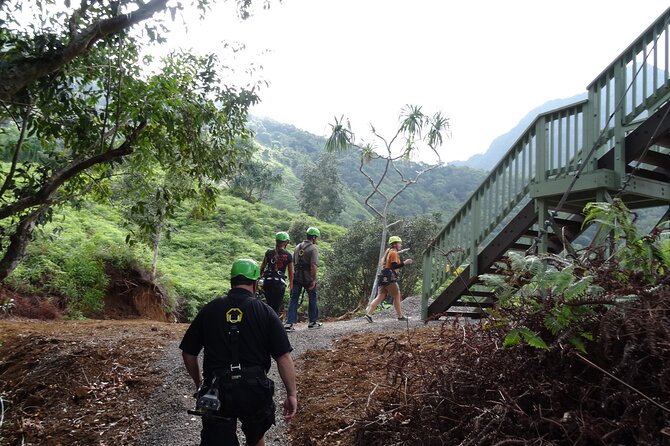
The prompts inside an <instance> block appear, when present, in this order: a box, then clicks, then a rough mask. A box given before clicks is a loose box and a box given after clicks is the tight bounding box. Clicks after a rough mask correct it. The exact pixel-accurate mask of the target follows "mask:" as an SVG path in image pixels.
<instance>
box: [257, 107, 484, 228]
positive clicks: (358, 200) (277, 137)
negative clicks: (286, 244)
mask: <svg viewBox="0 0 670 446" xmlns="http://www.w3.org/2000/svg"><path fill="white" fill-rule="evenodd" d="M250 127H251V128H252V129H254V132H255V134H256V142H258V143H259V144H261V145H262V146H263V149H262V158H263V159H264V160H266V161H269V162H271V163H273V164H274V165H276V166H277V168H281V169H282V170H283V172H284V174H285V175H284V178H285V180H284V184H283V185H282V186H280V187H278V188H277V189H276V190H275V191H274V192H273V193H272V194H271V195H270V197H269V198H268V199H266V200H265V201H266V202H267V203H268V204H271V205H273V206H275V207H278V208H281V209H287V210H298V209H299V207H298V203H297V200H296V198H295V197H296V195H297V193H298V191H299V190H300V186H301V185H302V180H301V178H302V175H303V172H304V170H305V169H309V168H312V167H313V166H314V163H315V162H316V161H317V159H318V157H319V154H320V153H321V152H322V151H323V147H324V144H325V138H323V137H320V136H316V135H313V134H311V133H308V132H305V131H303V130H300V129H298V128H296V127H294V126H292V125H288V124H282V123H279V122H277V121H273V120H271V119H259V118H251V120H250ZM338 162H339V174H340V179H341V181H342V183H343V184H344V196H343V198H344V201H345V204H346V206H345V210H344V211H343V212H342V214H341V215H340V216H339V217H338V219H337V223H339V224H342V225H347V226H348V225H350V224H352V223H353V222H355V221H359V220H366V219H368V218H370V213H369V212H368V211H367V209H366V208H365V206H363V204H362V203H363V200H364V198H365V196H366V195H367V194H368V193H369V192H370V186H369V184H368V181H367V179H366V178H365V177H364V176H363V175H362V174H361V173H360V172H359V170H358V165H359V161H358V158H357V154H355V153H353V152H352V153H343V154H339V155H338ZM382 168H383V166H382V163H381V162H373V163H371V164H369V165H367V166H366V171H369V172H372V173H373V177H374V176H375V175H379V174H380V172H381V169H382ZM421 168H422V165H421V164H419V163H414V162H411V161H404V162H401V163H400V169H401V170H403V171H404V172H405V173H409V174H411V173H412V172H414V171H416V170H420V169H421ZM485 176H486V172H484V171H483V170H478V169H472V168H469V167H462V166H452V165H448V166H442V167H439V168H437V169H435V170H433V171H431V172H428V173H427V174H426V175H424V176H423V177H421V178H420V180H419V181H418V182H417V183H416V184H413V185H412V186H411V187H410V188H408V189H407V190H406V191H405V192H403V194H402V195H401V196H399V197H398V199H397V200H396V201H395V202H394V204H393V206H392V209H391V210H392V212H393V213H394V214H396V215H400V216H416V215H421V214H432V213H437V214H441V217H442V219H443V220H445V219H447V218H448V217H450V216H451V215H452V214H453V213H454V212H455V211H456V210H457V209H458V208H459V206H460V205H461V203H462V202H463V201H465V199H466V198H467V197H468V196H469V195H470V193H472V191H473V190H474V189H475V188H476V187H477V186H479V184H480V183H481V182H482V180H483V179H484V178H485ZM389 179H390V180H392V181H396V180H395V176H394V175H391V176H389ZM399 184H400V183H399V182H397V181H396V182H395V183H393V182H390V183H386V186H385V187H384V188H383V189H384V190H385V191H386V192H389V191H390V190H396V189H397V188H398V186H399Z"/></svg>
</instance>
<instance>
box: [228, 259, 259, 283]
mask: <svg viewBox="0 0 670 446" xmlns="http://www.w3.org/2000/svg"><path fill="white" fill-rule="evenodd" d="M237 276H244V277H246V278H247V279H250V280H258V279H259V278H260V277H261V269H260V268H259V267H258V263H256V262H255V261H254V260H251V259H237V260H235V261H234V262H233V266H232V267H231V268H230V278H231V279H232V278H233V277H237Z"/></svg>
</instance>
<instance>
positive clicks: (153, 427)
mask: <svg viewBox="0 0 670 446" xmlns="http://www.w3.org/2000/svg"><path fill="white" fill-rule="evenodd" d="M420 300H421V299H420V297H409V298H407V299H405V300H404V301H403V303H402V308H403V312H404V313H405V314H406V315H407V316H410V318H411V319H410V321H409V323H406V322H401V321H398V320H397V319H396V316H395V312H394V311H393V309H392V308H389V309H386V310H383V311H381V312H378V313H377V314H376V315H375V322H374V323H372V324H370V323H368V322H367V321H366V320H365V319H364V318H355V319H351V320H347V321H338V322H326V323H324V324H323V326H322V327H321V328H320V329H318V330H309V329H308V328H307V324H306V323H304V324H297V325H296V331H294V332H290V333H289V334H288V335H289V339H290V340H291V345H292V346H293V358H294V359H295V360H296V363H297V365H298V367H301V366H302V367H319V364H301V360H300V356H301V355H302V354H303V353H304V352H305V351H307V350H310V349H311V350H313V349H326V348H329V347H330V346H331V345H332V342H333V340H334V339H337V338H340V337H343V336H346V335H351V334H355V333H361V334H364V333H368V332H381V331H396V330H401V329H406V328H407V327H408V326H409V327H411V328H415V327H418V326H421V325H423V322H421V320H420ZM184 329H185V328H184ZM178 345H179V342H174V343H172V344H171V345H170V344H168V346H166V349H165V354H164V355H163V357H162V358H161V359H160V362H159V364H158V368H159V369H160V370H161V374H163V376H164V380H163V385H162V386H161V387H159V388H158V389H157V390H156V391H155V392H154V394H153V395H152V396H151V397H150V398H149V401H148V402H147V405H146V409H145V412H144V413H143V417H144V423H145V425H146V428H145V430H144V432H143V434H142V436H141V437H140V439H139V440H138V442H137V443H136V444H137V446H158V445H160V446H165V445H170V446H193V445H198V444H199V442H200V426H201V423H200V419H199V418H198V417H195V416H192V415H189V414H187V413H186V410H187V409H189V408H191V407H192V405H193V397H192V394H193V391H194V389H193V382H192V381H191V378H190V377H189V376H188V374H187V373H186V370H185V369H184V366H183V364H182V359H181V350H179V348H178ZM270 378H272V379H273V380H274V381H275V384H276V393H275V402H276V403H277V424H276V425H275V426H273V427H272V428H271V429H270V430H269V431H268V432H267V434H266V444H267V445H268V446H288V445H289V442H288V438H287V435H286V428H287V426H286V423H285V422H284V419H283V417H282V414H281V411H282V408H281V403H282V402H283V401H284V398H285V397H286V393H285V390H284V386H283V384H282V382H281V378H280V377H279V374H278V373H277V368H276V365H275V364H274V362H273V364H272V368H271V369H270ZM300 398H301V395H300V388H298V406H300ZM298 410H299V409H298ZM298 416H299V414H298ZM238 436H239V438H240V443H241V444H244V443H243V435H242V434H241V432H239V435H238Z"/></svg>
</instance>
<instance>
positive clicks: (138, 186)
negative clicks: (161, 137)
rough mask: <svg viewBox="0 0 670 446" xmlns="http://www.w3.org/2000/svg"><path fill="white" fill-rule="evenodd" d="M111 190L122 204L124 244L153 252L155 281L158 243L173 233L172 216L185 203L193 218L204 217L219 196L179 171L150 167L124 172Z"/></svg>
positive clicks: (152, 278) (216, 189)
mask: <svg viewBox="0 0 670 446" xmlns="http://www.w3.org/2000/svg"><path fill="white" fill-rule="evenodd" d="M113 189H115V190H113V192H112V197H113V200H114V201H115V202H119V203H120V204H121V206H122V209H123V215H124V217H125V219H126V222H127V227H128V229H129V234H128V236H127V237H126V242H127V243H130V244H134V243H138V242H139V243H144V244H147V245H149V246H150V247H151V249H152V251H153V256H152V261H151V272H150V279H151V281H154V280H155V279H156V271H157V265H158V257H159V248H160V244H161V241H162V239H163V237H166V238H168V239H169V238H170V234H171V233H172V232H173V229H174V228H173V226H172V224H171V220H172V219H173V218H174V217H175V213H176V212H177V211H178V210H179V209H180V207H181V206H182V205H184V204H188V205H190V206H191V215H192V216H193V217H195V218H200V217H204V216H205V215H208V214H210V213H211V212H212V211H213V210H214V209H215V207H216V197H217V196H218V193H219V189H218V187H216V185H214V184H211V183H205V184H197V183H196V182H195V181H194V180H193V178H191V177H189V176H187V175H182V174H181V172H179V171H174V170H172V171H167V172H166V171H164V170H162V169H160V168H151V167H149V168H143V169H127V171H126V172H124V175H123V180H122V181H119V182H116V184H115V187H114V188H113Z"/></svg>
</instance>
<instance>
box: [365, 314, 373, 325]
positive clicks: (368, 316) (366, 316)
mask: <svg viewBox="0 0 670 446" xmlns="http://www.w3.org/2000/svg"><path fill="white" fill-rule="evenodd" d="M365 319H367V320H368V322H370V323H373V322H374V321H373V320H372V316H370V315H369V314H366V315H365Z"/></svg>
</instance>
